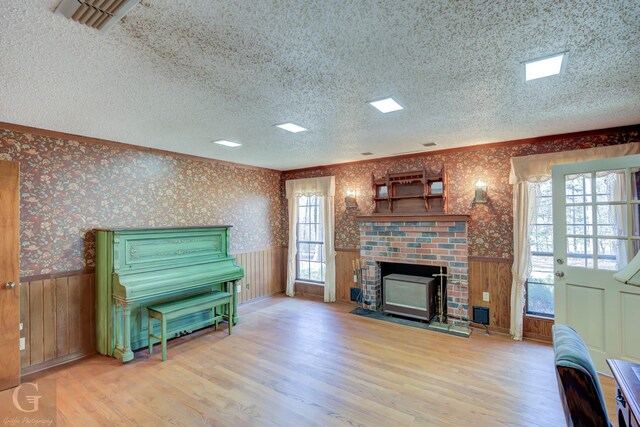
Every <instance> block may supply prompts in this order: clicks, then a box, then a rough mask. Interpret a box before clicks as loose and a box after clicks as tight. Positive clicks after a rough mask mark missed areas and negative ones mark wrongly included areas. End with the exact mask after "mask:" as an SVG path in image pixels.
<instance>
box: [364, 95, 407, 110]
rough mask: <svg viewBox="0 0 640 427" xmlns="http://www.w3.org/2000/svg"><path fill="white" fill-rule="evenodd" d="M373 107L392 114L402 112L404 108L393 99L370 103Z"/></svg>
mask: <svg viewBox="0 0 640 427" xmlns="http://www.w3.org/2000/svg"><path fill="white" fill-rule="evenodd" d="M368 103H369V104H370V105H371V106H372V107H375V108H377V109H378V110H379V111H381V112H383V113H390V112H392V111H398V110H402V109H403V108H402V106H401V105H400V104H398V103H397V102H396V100H395V99H393V98H385V99H380V100H378V101H369V102H368Z"/></svg>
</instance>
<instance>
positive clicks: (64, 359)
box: [20, 350, 97, 378]
mask: <svg viewBox="0 0 640 427" xmlns="http://www.w3.org/2000/svg"><path fill="white" fill-rule="evenodd" d="M95 354H97V353H96V352H95V350H94V351H91V352H89V353H87V352H78V353H73V354H67V355H66V356H61V357H57V358H55V359H51V360H47V361H46V362H41V363H38V364H36V365H31V366H27V367H26V368H23V369H22V370H21V371H20V377H21V378H22V377H26V376H28V375H32V374H35V373H38V372H43V371H48V370H49V369H53V368H56V367H58V366H61V365H66V364H67V363H71V362H75V361H76V360H80V359H84V358H85V357H90V356H93V355H95Z"/></svg>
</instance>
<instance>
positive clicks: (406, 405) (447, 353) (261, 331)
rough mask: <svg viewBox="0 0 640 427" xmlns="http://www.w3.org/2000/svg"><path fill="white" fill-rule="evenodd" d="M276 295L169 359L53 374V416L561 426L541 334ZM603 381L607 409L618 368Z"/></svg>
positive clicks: (88, 421)
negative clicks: (525, 335) (456, 326)
mask: <svg viewBox="0 0 640 427" xmlns="http://www.w3.org/2000/svg"><path fill="white" fill-rule="evenodd" d="M352 308H353V307H352V306H348V305H343V304H331V305H329V304H324V303H322V302H320V301H319V300H316V299H309V298H287V297H274V298H270V299H267V300H263V301H260V302H257V303H254V304H250V305H247V306H242V307H241V310H240V315H241V321H240V323H239V324H238V325H237V326H236V327H234V329H233V335H232V336H231V337H227V335H226V331H225V328H220V329H219V330H218V331H217V332H209V331H207V332H206V333H200V334H199V336H195V334H194V335H192V336H190V337H184V338H182V339H179V340H177V341H176V340H173V341H172V342H170V344H169V349H168V352H169V359H168V360H167V361H166V362H164V363H162V362H161V361H160V355H159V352H158V353H154V354H153V356H152V357H148V356H147V354H146V351H142V352H139V353H138V354H136V359H135V360H134V361H132V362H130V363H128V364H127V365H121V364H120V363H119V362H117V361H115V360H113V359H109V358H106V357H103V356H93V357H90V358H87V359H84V360H81V361H79V362H75V363H74V364H72V365H67V366H65V367H61V368H58V369H56V370H54V371H49V372H46V373H44V374H39V375H38V374H34V375H32V376H31V377H28V378H24V379H23V382H24V381H28V380H34V379H38V378H46V379H55V380H56V383H57V396H58V398H57V403H58V411H59V425H78V426H87V425H185V426H186V425H189V426H193V425H214V426H218V425H219V426H245V425H256V426H271V425H290V426H333V425H352V426H408V425H420V426H425V425H436V426H440V425H442V426H463V425H474V426H498V425H505V426H506V425H508V426H512V425H520V426H545V427H547V426H562V425H564V417H563V412H562V407H561V404H560V400H559V397H558V391H557V385H556V378H555V373H554V369H553V351H552V349H551V346H550V345H548V344H544V343H538V342H532V341H524V342H520V343H517V342H514V341H512V340H511V339H509V338H508V337H505V336H498V335H495V336H487V335H485V334H484V333H483V332H480V331H474V333H473V334H472V335H471V337H470V338H469V339H465V338H459V337H454V336H450V335H445V334H440V333H436V332H432V331H426V330H421V329H415V328H410V327H406V326H401V325H396V324H392V323H388V322H381V321H377V320H373V319H367V318H362V317H358V316H355V315H352V314H349V311H350V310H351V309H352ZM603 387H604V389H605V393H606V395H607V399H608V400H607V404H608V405H610V407H609V410H610V414H615V412H614V411H613V409H614V401H613V389H614V387H613V381H612V380H610V379H608V378H605V379H603Z"/></svg>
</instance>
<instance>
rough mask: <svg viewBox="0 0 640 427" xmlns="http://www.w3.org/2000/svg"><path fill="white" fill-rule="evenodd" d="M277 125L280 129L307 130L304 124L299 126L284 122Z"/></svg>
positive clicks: (290, 130) (291, 130)
mask: <svg viewBox="0 0 640 427" xmlns="http://www.w3.org/2000/svg"><path fill="white" fill-rule="evenodd" d="M276 127H279V128H280V129H284V130H286V131H289V132H293V133H298V132H304V131H306V130H307V129H305V128H303V127H302V126H298V125H296V124H293V123H282V124H281V125H276Z"/></svg>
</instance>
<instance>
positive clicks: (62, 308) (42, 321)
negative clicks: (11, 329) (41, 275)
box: [20, 274, 95, 373]
mask: <svg viewBox="0 0 640 427" xmlns="http://www.w3.org/2000/svg"><path fill="white" fill-rule="evenodd" d="M94 290H95V286H94V276H93V274H79V275H73V276H67V277H58V278H55V279H46V280H34V281H30V282H23V283H21V284H20V322H21V323H22V325H23V330H22V332H21V336H22V337H24V338H25V349H24V350H22V351H21V352H20V354H21V367H22V372H23V373H29V372H33V371H37V370H40V369H43V368H46V367H50V366H55V365H57V364H59V363H63V362H65V361H70V360H74V359H77V358H79V357H82V356H86V355H88V354H92V353H94V352H95V328H94V319H95V315H94V313H95V312H94V307H95V304H94V298H95V297H94V294H95V293H94Z"/></svg>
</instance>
